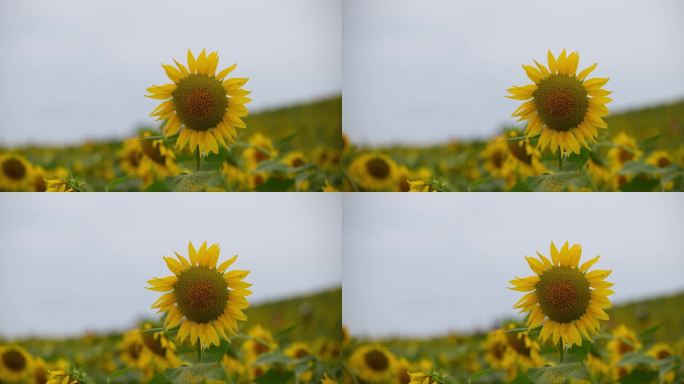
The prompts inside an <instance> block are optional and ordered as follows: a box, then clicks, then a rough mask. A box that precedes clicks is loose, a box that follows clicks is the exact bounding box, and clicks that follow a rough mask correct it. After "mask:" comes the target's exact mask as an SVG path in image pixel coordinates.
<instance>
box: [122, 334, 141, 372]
mask: <svg viewBox="0 0 684 384" xmlns="http://www.w3.org/2000/svg"><path fill="white" fill-rule="evenodd" d="M144 347H145V346H144V345H143V341H142V337H141V335H140V330H139V329H132V330H130V331H127V332H125V333H124V334H123V338H122V340H121V343H120V344H119V350H120V351H121V360H123V361H124V363H125V364H126V366H128V367H136V368H142V366H141V364H140V361H141V359H140V357H141V356H142V352H143V348H144Z"/></svg>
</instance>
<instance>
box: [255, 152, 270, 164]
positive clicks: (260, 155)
mask: <svg viewBox="0 0 684 384" xmlns="http://www.w3.org/2000/svg"><path fill="white" fill-rule="evenodd" d="M268 158H269V155H268V153H266V152H263V151H262V150H260V149H259V148H257V149H256V150H255V151H254V161H255V162H257V163H261V162H262V161H264V160H268Z"/></svg>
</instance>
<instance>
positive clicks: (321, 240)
mask: <svg viewBox="0 0 684 384" xmlns="http://www.w3.org/2000/svg"><path fill="white" fill-rule="evenodd" d="M197 196H198V195H194V194H182V193H178V194H125V193H122V194H117V193H109V194H104V193H99V194H41V195H36V194H21V193H19V194H8V193H6V194H3V196H2V199H0V218H1V219H0V233H2V235H0V302H2V311H0V335H2V336H7V335H27V334H40V335H60V334H74V333H80V332H83V331H84V330H107V329H122V328H124V327H127V326H130V325H132V324H133V323H134V322H135V321H136V320H137V319H139V318H140V317H141V316H151V315H153V314H154V312H153V311H152V310H151V309H150V308H149V306H150V305H151V304H152V303H153V302H154V301H155V300H156V299H157V297H158V296H159V294H158V293H156V292H153V291H149V290H146V289H145V286H146V285H147V284H146V282H147V280H149V279H150V278H152V277H154V276H157V277H161V276H168V275H169V274H170V272H169V271H168V269H167V268H166V266H165V264H164V261H163V260H162V256H170V255H173V252H174V251H178V252H179V253H181V254H182V255H185V256H187V243H188V241H193V243H194V244H195V245H196V246H199V245H201V243H202V242H203V241H204V240H206V241H207V242H218V243H219V244H220V246H221V260H224V259H225V258H228V257H230V256H232V255H234V254H239V257H238V260H237V262H236V264H234V266H235V267H236V268H239V269H249V270H251V273H250V275H249V277H248V279H247V280H248V281H249V282H251V283H253V284H254V285H253V287H252V291H253V292H254V293H253V295H252V296H251V301H252V302H253V303H258V302H263V301H265V300H273V299H279V298H284V297H290V296H292V295H297V294H302V293H308V292H312V291H317V290H321V289H326V288H330V287H336V286H339V285H340V282H341V275H342V269H341V268H342V267H341V264H342V258H341V247H342V243H341V241H342V239H341V212H342V211H341V202H342V199H341V195H340V194H295V193H291V194H290V193H274V194H231V196H230V198H226V196H227V195H225V194H207V195H203V197H202V198H201V199H199V198H197Z"/></svg>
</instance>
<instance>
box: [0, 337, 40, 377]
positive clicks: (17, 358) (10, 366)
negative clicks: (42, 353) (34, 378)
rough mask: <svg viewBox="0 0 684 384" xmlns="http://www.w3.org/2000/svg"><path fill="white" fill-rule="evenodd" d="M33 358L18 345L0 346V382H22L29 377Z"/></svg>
mask: <svg viewBox="0 0 684 384" xmlns="http://www.w3.org/2000/svg"><path fill="white" fill-rule="evenodd" d="M32 371H33V357H32V356H31V355H30V354H29V353H28V352H26V350H25V349H24V348H22V347H20V346H18V345H5V346H0V381H2V382H14V381H18V382H23V381H24V380H28V379H29V378H30V377H31V373H32Z"/></svg>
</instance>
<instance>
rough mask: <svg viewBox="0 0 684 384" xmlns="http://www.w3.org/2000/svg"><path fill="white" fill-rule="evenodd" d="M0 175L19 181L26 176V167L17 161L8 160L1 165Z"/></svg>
mask: <svg viewBox="0 0 684 384" xmlns="http://www.w3.org/2000/svg"><path fill="white" fill-rule="evenodd" d="M2 173H4V174H5V176H7V177H9V178H10V179H14V180H21V179H23V178H24V176H26V166H24V163H22V162H21V161H19V160H17V159H8V160H5V162H3V163H2Z"/></svg>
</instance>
